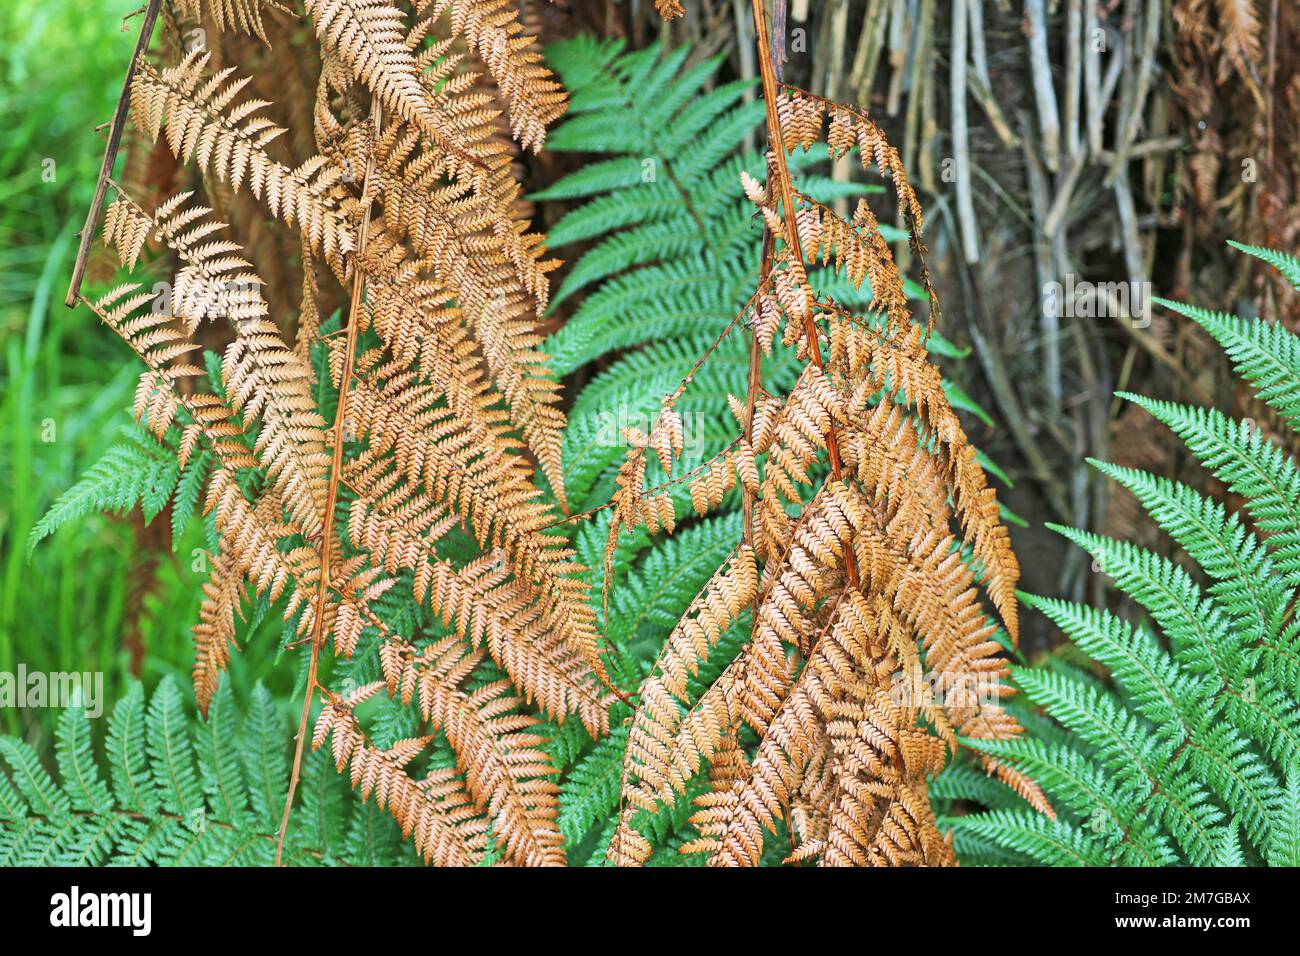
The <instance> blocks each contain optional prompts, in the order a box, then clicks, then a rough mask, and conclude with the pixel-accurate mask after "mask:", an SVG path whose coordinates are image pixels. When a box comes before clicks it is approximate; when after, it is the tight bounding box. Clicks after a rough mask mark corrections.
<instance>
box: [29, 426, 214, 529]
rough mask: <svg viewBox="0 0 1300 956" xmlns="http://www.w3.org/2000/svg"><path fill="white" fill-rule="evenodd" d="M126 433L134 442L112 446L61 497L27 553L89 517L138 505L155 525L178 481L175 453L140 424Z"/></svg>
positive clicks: (51, 507) (178, 472)
mask: <svg viewBox="0 0 1300 956" xmlns="http://www.w3.org/2000/svg"><path fill="white" fill-rule="evenodd" d="M122 432H123V434H125V435H126V436H127V437H128V438H129V439H130V442H128V443H126V444H121V445H114V446H112V447H111V448H109V449H108V451H106V452H105V453H104V455H103V456H102V457H101V458H100V459H99V461H97V462H95V464H93V465H91V466H90V468H88V469H87V470H86V472H85V474H83V475H82V476H81V478H80V480H78V482H77V483H76V484H75V485H73V486H72V487H71V488H69V489H68V490H67V491H65V492H64V493H63V494H61V495H59V497H58V498H57V499H56V500H55V502H54V504H52V505H51V506H50V510H49V511H47V512H46V513H45V515H44V516H43V517H42V518H41V520H40V521H38V522H37V523H36V526H35V527H34V528H32V533H31V536H30V537H29V538H28V540H27V548H28V550H29V551H30V550H31V549H32V548H34V547H36V545H37V543H38V542H40V541H41V539H42V538H45V537H47V536H49V535H51V534H53V533H54V532H55V531H57V530H58V529H59V528H61V527H63V526H64V525H66V524H69V523H71V522H73V521H77V520H79V519H81V518H84V517H85V516H86V515H88V514H93V513H95V512H106V511H112V512H116V513H118V514H125V513H126V512H128V511H130V510H131V509H132V508H134V507H135V506H136V505H137V504H138V505H139V506H140V510H141V511H142V512H143V514H144V518H145V521H152V520H153V519H154V518H155V517H156V516H157V515H158V513H159V512H161V511H162V510H163V508H164V507H166V505H167V502H168V501H169V500H170V499H171V496H172V492H173V491H175V490H176V483H177V480H178V479H179V477H180V469H179V468H178V467H177V464H176V455H175V452H174V451H173V450H172V449H170V448H167V447H165V446H164V445H163V444H162V443H161V442H159V441H158V440H157V439H156V438H154V436H153V435H152V434H150V433H149V432H148V431H146V430H145V429H143V428H141V427H140V426H139V425H135V424H131V425H128V426H125V427H124V428H123V429H122ZM191 507H192V505H191Z"/></svg>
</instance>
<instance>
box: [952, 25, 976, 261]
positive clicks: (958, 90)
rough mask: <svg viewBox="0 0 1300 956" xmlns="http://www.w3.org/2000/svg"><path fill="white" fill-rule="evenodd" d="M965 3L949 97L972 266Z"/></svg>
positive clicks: (962, 222) (961, 214)
mask: <svg viewBox="0 0 1300 956" xmlns="http://www.w3.org/2000/svg"><path fill="white" fill-rule="evenodd" d="M966 3H967V0H953V3H952V49H950V50H949V51H948V97H949V100H950V102H949V104H948V105H949V108H950V109H951V110H952V151H953V165H954V167H955V169H954V172H955V173H956V176H957V184H956V185H957V224H958V227H959V229H960V231H961V245H962V252H963V253H964V254H965V256H966V261H967V262H969V263H972V264H973V263H976V262H979V259H980V240H979V230H978V228H977V226H976V223H975V200H974V198H973V197H972V195H971V187H970V141H969V139H968V136H967V130H966Z"/></svg>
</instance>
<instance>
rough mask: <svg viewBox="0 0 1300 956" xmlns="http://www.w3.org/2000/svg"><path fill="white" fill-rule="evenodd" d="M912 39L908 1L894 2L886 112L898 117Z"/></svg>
mask: <svg viewBox="0 0 1300 956" xmlns="http://www.w3.org/2000/svg"><path fill="white" fill-rule="evenodd" d="M909 40H910V38H909V37H908V30H907V0H893V4H892V7H891V10H890V14H889V69H890V74H889V95H888V97H887V99H886V101H885V111H886V112H887V113H889V115H890V116H897V115H898V106H899V100H900V99H901V98H902V95H903V67H904V65H905V64H906V63H907V47H908V43H909Z"/></svg>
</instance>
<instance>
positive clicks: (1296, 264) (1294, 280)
mask: <svg viewBox="0 0 1300 956" xmlns="http://www.w3.org/2000/svg"><path fill="white" fill-rule="evenodd" d="M1228 245H1230V246H1232V248H1234V249H1240V250H1241V251H1242V252H1244V253H1246V254H1247V255H1250V256H1254V257H1255V258H1256V259H1260V260H1262V261H1264V262H1267V263H1268V264H1269V265H1271V266H1272V267H1273V268H1274V269H1276V270H1277V271H1278V272H1280V273H1282V275H1283V277H1285V278H1286V280H1287V281H1288V282H1290V283H1291V284H1292V285H1293V286H1295V287H1296V289H1300V259H1297V258H1296V257H1295V256H1293V255H1290V254H1288V253H1285V252H1278V251H1277V250H1276V249H1266V248H1264V247H1263V246H1248V245H1246V244H1245V243H1244V242H1234V241H1233V240H1231V239H1229V240H1228Z"/></svg>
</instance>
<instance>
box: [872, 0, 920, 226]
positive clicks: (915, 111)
mask: <svg viewBox="0 0 1300 956" xmlns="http://www.w3.org/2000/svg"><path fill="white" fill-rule="evenodd" d="M933 24H934V0H921V6H920V11H919V13H918V14H917V22H916V26H915V28H914V29H913V31H912V34H913V40H914V42H915V44H916V55H915V56H914V57H912V69H911V72H910V74H909V76H908V80H907V85H908V94H907V117H906V120H905V122H904V126H903V130H904V132H903V168H904V169H906V170H907V171H908V172H909V173H910V172H911V171H912V170H914V169H915V168H916V150H917V140H918V139H920V137H919V136H918V135H917V128H918V127H919V126H920V124H921V106H922V103H923V100H924V97H925V87H927V86H929V85H930V56H929V51H930V47H931V45H932V43H933ZM863 106H864V107H868V108H869V106H870V104H866V103H864V104H863ZM898 225H899V226H900V227H901V226H902V223H901V222H900V223H898Z"/></svg>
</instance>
